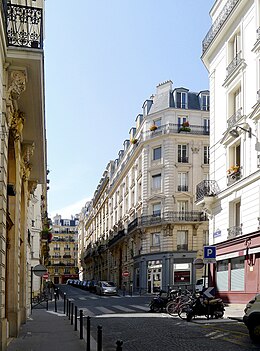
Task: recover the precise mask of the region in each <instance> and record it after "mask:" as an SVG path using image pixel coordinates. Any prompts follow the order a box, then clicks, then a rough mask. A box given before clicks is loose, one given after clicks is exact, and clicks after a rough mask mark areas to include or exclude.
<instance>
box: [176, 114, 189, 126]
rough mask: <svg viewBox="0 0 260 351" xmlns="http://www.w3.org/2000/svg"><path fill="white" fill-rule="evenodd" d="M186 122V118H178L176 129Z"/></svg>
mask: <svg viewBox="0 0 260 351" xmlns="http://www.w3.org/2000/svg"><path fill="white" fill-rule="evenodd" d="M187 121H188V116H178V128H180V126H181V125H182V124H183V123H184V122H187Z"/></svg>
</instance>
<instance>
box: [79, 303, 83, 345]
mask: <svg viewBox="0 0 260 351" xmlns="http://www.w3.org/2000/svg"><path fill="white" fill-rule="evenodd" d="M79 338H80V339H83V311H82V310H80V311H79Z"/></svg>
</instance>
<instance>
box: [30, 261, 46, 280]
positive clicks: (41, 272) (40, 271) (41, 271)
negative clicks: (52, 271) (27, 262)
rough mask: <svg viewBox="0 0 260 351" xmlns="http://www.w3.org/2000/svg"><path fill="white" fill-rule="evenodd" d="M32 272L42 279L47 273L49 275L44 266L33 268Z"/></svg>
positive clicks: (39, 265)
mask: <svg viewBox="0 0 260 351" xmlns="http://www.w3.org/2000/svg"><path fill="white" fill-rule="evenodd" d="M32 271H33V273H34V274H35V275H37V277H42V276H43V275H44V274H45V273H47V268H46V267H45V266H44V265H42V264H37V265H36V266H35V267H33V268H32Z"/></svg>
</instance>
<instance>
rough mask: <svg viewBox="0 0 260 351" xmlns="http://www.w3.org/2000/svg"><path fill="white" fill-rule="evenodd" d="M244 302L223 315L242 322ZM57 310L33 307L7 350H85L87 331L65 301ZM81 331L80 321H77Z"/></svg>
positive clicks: (232, 306) (230, 308) (92, 347)
mask: <svg viewBox="0 0 260 351" xmlns="http://www.w3.org/2000/svg"><path fill="white" fill-rule="evenodd" d="M244 308H245V305H244V304H231V305H228V306H226V307H225V315H224V318H225V319H227V318H229V319H234V320H239V321H242V317H243V315H244ZM57 311H58V312H57V313H56V312H54V302H50V303H49V311H46V309H33V312H32V314H31V316H30V318H29V319H28V320H27V323H26V324H24V325H22V327H21V329H20V333H19V337H18V338H14V339H12V340H11V342H10V343H9V345H8V347H7V351H46V350H48V351H57V350H62V351H71V350H73V351H82V350H86V342H85V340H84V339H86V330H85V328H84V329H83V337H84V339H83V340H80V338H79V331H74V324H73V325H71V321H70V320H69V318H68V316H67V315H65V314H63V302H62V300H58V301H57ZM78 330H79V321H78ZM96 349H97V346H96V342H95V340H94V339H93V338H92V337H91V350H92V351H93V350H96Z"/></svg>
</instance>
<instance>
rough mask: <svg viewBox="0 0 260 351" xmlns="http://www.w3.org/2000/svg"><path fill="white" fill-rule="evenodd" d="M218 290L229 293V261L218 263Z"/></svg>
mask: <svg viewBox="0 0 260 351" xmlns="http://www.w3.org/2000/svg"><path fill="white" fill-rule="evenodd" d="M217 289H218V291H228V260H223V261H219V262H218V263H217Z"/></svg>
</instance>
